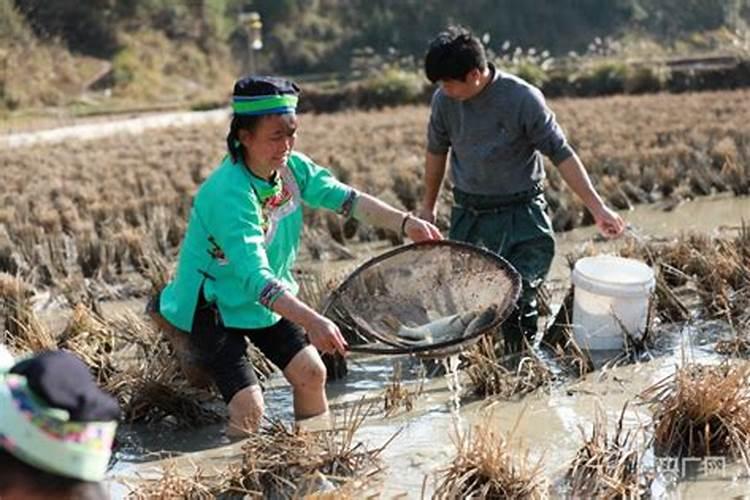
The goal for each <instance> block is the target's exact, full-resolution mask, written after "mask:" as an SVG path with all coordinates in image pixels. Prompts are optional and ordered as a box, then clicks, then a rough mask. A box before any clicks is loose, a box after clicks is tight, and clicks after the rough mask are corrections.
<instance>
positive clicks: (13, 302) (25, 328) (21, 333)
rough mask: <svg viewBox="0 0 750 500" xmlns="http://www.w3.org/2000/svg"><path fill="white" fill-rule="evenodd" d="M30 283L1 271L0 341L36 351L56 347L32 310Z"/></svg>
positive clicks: (24, 350) (20, 348)
mask: <svg viewBox="0 0 750 500" xmlns="http://www.w3.org/2000/svg"><path fill="white" fill-rule="evenodd" d="M31 295H32V290H31V286H30V285H28V284H27V283H25V282H24V281H23V280H22V279H21V278H20V277H16V276H12V275H10V274H7V273H0V305H1V306H2V309H1V310H0V311H1V312H2V316H3V318H4V319H5V324H4V331H3V332H2V333H1V334H0V343H4V344H7V345H8V346H9V347H10V348H12V349H13V350H14V351H16V352H39V351H45V350H49V349H54V348H55V339H54V337H53V335H52V333H51V332H50V331H49V330H48V329H47V327H46V326H45V325H44V323H42V321H41V320H40V319H39V317H38V316H37V315H36V313H35V312H34V308H33V306H32V303H31V300H30V297H31Z"/></svg>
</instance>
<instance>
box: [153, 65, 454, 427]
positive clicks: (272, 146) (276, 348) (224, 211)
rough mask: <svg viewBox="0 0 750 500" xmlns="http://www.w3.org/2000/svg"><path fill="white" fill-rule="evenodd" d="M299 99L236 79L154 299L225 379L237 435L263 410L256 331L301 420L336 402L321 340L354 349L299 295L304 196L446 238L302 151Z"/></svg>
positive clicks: (409, 232) (271, 81)
mask: <svg viewBox="0 0 750 500" xmlns="http://www.w3.org/2000/svg"><path fill="white" fill-rule="evenodd" d="M298 98H299V89H298V87H297V86H296V85H295V84H294V83H293V82H291V81H288V80H285V79H281V78H275V77H258V76H251V77H246V78H243V79H240V80H239V81H237V82H236V83H235V85H234V92H233V103H232V108H233V111H234V113H233V117H232V122H231V125H230V130H229V134H228V136H227V148H228V150H229V151H228V154H227V155H226V156H225V157H224V159H223V160H222V162H221V163H220V165H219V166H218V167H217V168H216V169H215V170H214V171H213V172H212V173H211V174H210V175H209V177H208V178H207V179H206V180H205V181H204V182H203V184H202V185H201V186H200V188H199V189H198V192H197V194H196V195H195V198H194V200H193V207H192V210H191V213H190V219H189V222H188V227H187V230H186V233H185V236H184V240H183V242H182V246H181V248H180V254H179V257H178V263H177V269H176V272H175V275H174V277H173V279H172V280H171V281H170V282H169V283H168V284H167V286H166V287H165V288H164V289H163V290H162V291H161V293H160V294H159V295H158V296H157V300H154V301H152V305H151V311H152V316H155V319H157V321H159V322H162V324H163V321H166V323H167V326H169V325H171V326H172V327H174V328H175V329H176V330H177V332H178V333H177V336H178V337H179V338H180V339H181V342H182V343H187V344H189V348H190V351H191V352H192V353H193V355H194V357H195V359H194V361H195V363H197V364H198V365H200V366H201V367H204V368H205V369H206V372H207V373H208V374H209V375H210V377H211V379H212V380H213V382H215V384H216V385H217V387H218V389H219V392H220V393H221V395H222V398H223V399H224V401H225V402H226V403H227V406H228V410H229V425H228V429H227V433H228V434H229V435H234V436H241V435H243V434H245V433H246V432H252V431H254V430H256V429H257V427H258V426H259V424H260V419H261V416H262V414H263V397H262V394H261V390H260V386H259V385H258V381H257V379H256V377H255V375H254V373H253V370H252V366H251V364H250V361H249V360H248V356H247V352H246V351H247V342H248V340H249V341H250V342H252V343H253V344H255V346H257V347H258V348H259V349H260V350H261V351H262V352H263V353H264V354H265V355H266V357H267V358H268V359H270V360H271V361H272V362H273V363H274V364H275V365H276V366H278V367H279V368H280V369H281V370H282V372H283V373H284V376H285V377H286V379H287V380H288V381H289V383H290V384H291V386H292V389H293V395H294V413H295V417H296V419H297V420H304V419H307V418H310V417H315V416H318V415H323V414H325V413H326V412H327V411H328V403H327V400H326V395H325V387H324V384H325V379H326V370H325V366H324V364H323V362H322V361H321V358H320V356H319V354H318V351H322V352H324V353H333V352H338V353H340V354H342V355H343V354H345V353H346V349H347V344H346V341H345V340H344V338H343V337H342V335H341V332H340V331H339V329H338V327H337V326H336V325H335V324H334V323H333V322H332V321H330V320H329V319H327V318H325V317H323V316H321V315H320V314H318V313H317V312H315V311H314V310H313V309H311V308H310V307H308V306H307V305H306V304H304V303H303V302H301V301H300V300H299V299H297V298H296V296H295V295H296V293H297V290H298V285H297V283H296V282H295V280H294V277H293V275H292V266H293V264H294V261H295V257H296V256H297V253H298V250H299V245H300V235H301V230H302V226H303V214H302V206H303V205H306V206H308V207H310V208H322V209H326V210H331V211H334V212H337V213H339V214H341V215H342V216H344V217H355V218H356V219H358V220H361V221H364V222H366V223H371V224H373V225H375V226H377V227H381V228H386V229H391V230H393V231H396V232H399V233H401V234H402V235H405V236H408V237H410V238H411V239H412V240H414V241H423V240H430V239H437V238H441V235H440V232H439V231H438V229H437V228H436V227H435V226H433V225H432V224H430V223H428V222H425V221H423V220H421V219H418V218H416V217H413V216H411V215H410V214H408V213H404V212H402V211H400V210H397V209H395V208H393V207H391V206H389V205H387V204H385V203H383V202H381V201H379V200H378V199H376V198H374V197H372V196H369V195H367V194H365V193H361V192H358V191H357V190H355V189H353V188H352V187H350V186H348V185H346V184H343V183H341V182H339V181H338V180H337V179H335V178H334V176H333V175H332V174H331V172H330V171H329V170H328V169H326V168H324V167H321V166H319V165H317V164H316V163H315V162H314V161H313V160H312V159H310V158H308V157H307V156H305V155H304V154H302V153H300V152H298V151H296V150H294V142H295V137H296V135H297V128H298V123H297V117H296V113H295V109H296V107H297V102H298ZM180 332H182V333H180ZM186 339H187V340H186Z"/></svg>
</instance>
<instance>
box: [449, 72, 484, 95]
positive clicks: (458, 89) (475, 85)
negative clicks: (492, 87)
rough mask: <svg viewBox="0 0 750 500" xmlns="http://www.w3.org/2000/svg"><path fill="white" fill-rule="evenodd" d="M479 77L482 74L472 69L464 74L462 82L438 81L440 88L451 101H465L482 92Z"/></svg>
mask: <svg viewBox="0 0 750 500" xmlns="http://www.w3.org/2000/svg"><path fill="white" fill-rule="evenodd" d="M481 76H482V72H481V71H480V70H479V69H473V70H471V71H469V72H468V73H466V76H465V77H464V79H463V80H440V88H441V89H442V90H443V92H444V93H445V95H447V96H448V97H450V98H451V99H456V100H457V101H465V100H467V99H471V98H472V97H474V96H475V95H477V94H478V93H479V91H480V90H482V87H481Z"/></svg>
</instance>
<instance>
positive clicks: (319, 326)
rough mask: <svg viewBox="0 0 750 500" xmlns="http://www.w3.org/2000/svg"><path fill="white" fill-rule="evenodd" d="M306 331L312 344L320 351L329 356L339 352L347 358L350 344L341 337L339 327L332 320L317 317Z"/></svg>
mask: <svg viewBox="0 0 750 500" xmlns="http://www.w3.org/2000/svg"><path fill="white" fill-rule="evenodd" d="M306 330H307V337H308V338H309V339H310V343H311V344H312V345H314V346H315V347H316V348H317V349H318V350H319V351H321V352H324V353H327V354H332V353H334V352H338V353H339V354H341V355H342V356H346V352H347V348H348V347H349V344H347V343H346V340H345V339H344V336H343V335H341V331H340V330H339V327H338V326H336V324H335V323H334V322H333V321H331V320H330V319H328V318H326V317H324V316H320V315H316V318H315V319H314V320H313V321H311V322H310V324H309V325H307V328H306Z"/></svg>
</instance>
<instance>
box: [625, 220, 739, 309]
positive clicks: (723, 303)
mask: <svg viewBox="0 0 750 500" xmlns="http://www.w3.org/2000/svg"><path fill="white" fill-rule="evenodd" d="M620 253H621V255H623V256H625V257H635V258H640V259H645V260H646V262H647V263H648V264H649V265H651V266H653V267H658V268H659V269H660V270H661V271H662V272H660V276H661V277H662V278H663V280H664V282H663V283H662V284H661V286H660V287H657V296H658V298H659V301H658V302H659V303H658V309H657V312H658V313H659V314H660V315H662V316H666V317H674V316H675V315H676V317H677V318H679V317H684V316H685V307H684V304H679V303H677V302H675V300H674V299H676V295H675V294H671V296H670V295H669V294H665V293H663V292H664V290H665V288H664V287H665V286H666V287H671V288H675V287H681V286H683V285H686V284H691V285H692V286H693V287H694V289H695V292H696V293H697V295H698V297H699V298H700V302H701V307H702V312H703V313H704V314H705V315H707V316H709V317H711V318H729V319H730V321H733V322H734V321H738V322H739V323H742V322H743V321H744V320H746V319H747V318H748V308H749V307H750V271H749V269H750V229H749V228H748V227H747V226H746V225H744V224H743V225H742V226H741V227H740V231H739V233H738V234H737V236H735V237H726V236H723V237H715V238H712V237H710V236H707V235H701V234H690V235H687V236H681V237H680V238H678V239H677V240H676V241H672V242H668V243H640V244H636V243H635V242H634V243H633V244H631V245H629V246H626V247H623V248H622V249H621V251H620Z"/></svg>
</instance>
